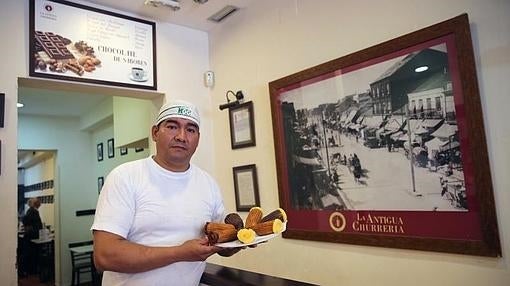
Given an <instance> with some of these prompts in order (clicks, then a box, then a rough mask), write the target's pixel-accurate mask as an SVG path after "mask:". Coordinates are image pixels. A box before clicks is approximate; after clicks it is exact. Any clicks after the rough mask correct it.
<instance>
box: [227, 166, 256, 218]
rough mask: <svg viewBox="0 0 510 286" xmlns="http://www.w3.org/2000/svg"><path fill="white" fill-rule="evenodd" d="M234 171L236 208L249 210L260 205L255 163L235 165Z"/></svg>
mask: <svg viewBox="0 0 510 286" xmlns="http://www.w3.org/2000/svg"><path fill="white" fill-rule="evenodd" d="M232 173H233V175H234V191H235V196H236V210H237V211H249V210H250V209H251V208H252V207H255V206H260V199H259V185H258V179H257V168H256V166H255V164H251V165H244V166H238V167H234V168H232Z"/></svg>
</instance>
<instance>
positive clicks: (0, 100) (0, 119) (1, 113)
mask: <svg viewBox="0 0 510 286" xmlns="http://www.w3.org/2000/svg"><path fill="white" fill-rule="evenodd" d="M4 117H5V93H0V128H3V127H4Z"/></svg>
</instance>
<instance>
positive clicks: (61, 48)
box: [34, 31, 74, 60]
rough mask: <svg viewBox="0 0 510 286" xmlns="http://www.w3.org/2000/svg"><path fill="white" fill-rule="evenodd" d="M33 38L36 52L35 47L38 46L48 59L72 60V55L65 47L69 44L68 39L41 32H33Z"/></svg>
mask: <svg viewBox="0 0 510 286" xmlns="http://www.w3.org/2000/svg"><path fill="white" fill-rule="evenodd" d="M34 37H35V40H36V50H37V48H38V47H37V46H40V48H42V49H43V50H44V51H45V52H46V54H48V56H49V57H50V58H52V59H56V60H66V59H74V56H73V54H71V52H70V51H69V50H68V49H67V45H69V44H70V43H71V41H70V40H69V39H66V38H64V37H62V36H60V35H57V34H54V33H52V32H41V31H35V33H34Z"/></svg>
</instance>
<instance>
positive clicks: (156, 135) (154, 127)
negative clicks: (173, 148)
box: [151, 125, 159, 141]
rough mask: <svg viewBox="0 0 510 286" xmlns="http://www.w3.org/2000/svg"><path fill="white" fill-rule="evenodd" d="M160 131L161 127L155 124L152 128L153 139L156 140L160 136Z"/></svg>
mask: <svg viewBox="0 0 510 286" xmlns="http://www.w3.org/2000/svg"><path fill="white" fill-rule="evenodd" d="M158 131H159V127H158V126H156V125H153V126H152V128H151V135H152V141H156V138H157V137H158Z"/></svg>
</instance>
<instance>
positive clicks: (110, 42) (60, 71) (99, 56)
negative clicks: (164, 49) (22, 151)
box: [29, 0, 157, 90]
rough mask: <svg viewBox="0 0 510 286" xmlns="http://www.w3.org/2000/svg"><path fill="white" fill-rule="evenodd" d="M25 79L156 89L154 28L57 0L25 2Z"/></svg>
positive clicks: (152, 25)
mask: <svg viewBox="0 0 510 286" xmlns="http://www.w3.org/2000/svg"><path fill="white" fill-rule="evenodd" d="M29 34H30V40H29V44H30V55H29V63H30V76H34V77H43V78H52V79H62V80H71V81H79V82H87V83H96V84H106V85H116V86H123V87H132V88H142V89H152V90H156V89H157V80H156V45H155V43H156V24H155V23H154V22H150V21H146V20H142V19H137V18H133V17H129V16H125V15H121V14H117V13H113V12H110V11H105V10H101V9H97V8H93V7H88V6H84V5H81V4H77V3H72V2H67V1H62V0H31V1H30V33H29Z"/></svg>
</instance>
